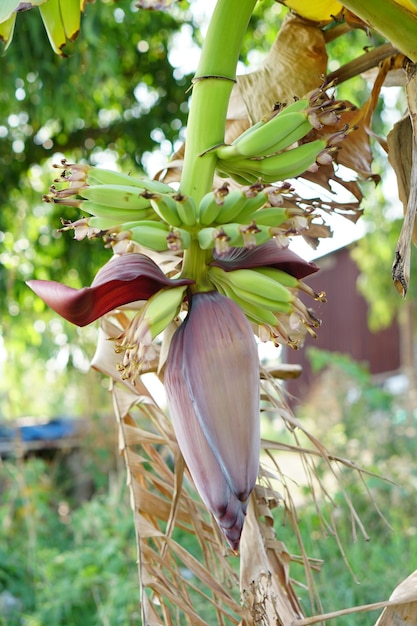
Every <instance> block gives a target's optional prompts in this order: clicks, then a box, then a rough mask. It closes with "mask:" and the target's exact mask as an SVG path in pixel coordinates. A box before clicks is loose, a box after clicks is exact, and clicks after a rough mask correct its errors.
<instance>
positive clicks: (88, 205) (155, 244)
mask: <svg viewBox="0 0 417 626" xmlns="http://www.w3.org/2000/svg"><path fill="white" fill-rule="evenodd" d="M56 167H59V168H62V170H63V171H62V174H61V176H60V177H59V178H57V179H56V180H55V183H68V185H65V186H64V187H62V186H61V185H60V186H59V187H60V188H56V187H55V186H53V187H51V189H50V193H49V194H48V195H47V196H44V200H45V201H47V202H54V203H56V204H64V205H67V206H75V207H78V208H79V209H80V210H81V211H84V212H85V213H88V214H89V215H91V216H93V217H91V218H90V219H88V228H89V229H90V232H92V233H95V234H97V233H100V234H104V233H105V232H107V234H108V236H109V237H112V236H114V237H116V239H117V235H118V233H120V232H123V233H124V235H123V236H124V237H125V238H126V239H130V240H132V241H136V242H137V243H139V244H140V245H142V246H145V247H147V248H149V249H151V250H156V251H158V252H161V251H164V250H173V251H177V250H180V249H185V248H188V247H189V246H190V243H191V234H190V232H189V229H190V227H191V226H194V225H195V223H196V219H197V218H196V207H195V203H194V201H193V199H192V198H190V197H185V196H183V195H182V194H180V193H177V192H176V191H175V190H174V189H172V187H170V186H169V185H165V184H164V183H162V182H159V181H155V180H149V179H144V178H135V177H134V176H129V175H127V174H123V173H121V172H114V171H112V170H106V169H101V168H95V167H91V166H89V165H82V164H80V165H78V164H70V163H67V162H66V161H63V162H62V163H61V165H59V166H56ZM74 226H76V224H75V225H74ZM68 227H69V225H67V226H66V227H65V228H66V229H68ZM86 232H87V231H86Z"/></svg>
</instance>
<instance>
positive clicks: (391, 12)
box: [342, 0, 417, 63]
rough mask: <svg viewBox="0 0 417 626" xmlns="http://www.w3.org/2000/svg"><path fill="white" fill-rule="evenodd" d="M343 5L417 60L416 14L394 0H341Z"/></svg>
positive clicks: (412, 58)
mask: <svg viewBox="0 0 417 626" xmlns="http://www.w3.org/2000/svg"><path fill="white" fill-rule="evenodd" d="M342 4H343V6H345V7H346V8H347V9H349V10H350V11H352V12H353V13H355V15H358V16H359V17H360V18H361V19H363V20H364V21H365V22H367V23H368V24H369V25H370V26H371V27H372V28H375V30H377V31H378V32H380V33H381V35H383V36H384V37H386V38H387V39H388V40H389V41H390V42H391V43H392V44H393V45H394V46H395V47H396V48H397V49H398V50H399V51H400V52H402V53H403V54H405V55H406V56H408V57H409V58H410V59H411V60H412V61H413V62H414V63H416V62H417V15H416V13H412V12H411V11H408V10H407V9H406V8H405V7H403V6H401V5H399V4H396V2H394V0H342Z"/></svg>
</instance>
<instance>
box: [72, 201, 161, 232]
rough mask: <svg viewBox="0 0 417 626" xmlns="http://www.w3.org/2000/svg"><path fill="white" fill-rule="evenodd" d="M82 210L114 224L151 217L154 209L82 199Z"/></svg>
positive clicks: (80, 207) (80, 206) (80, 204)
mask: <svg viewBox="0 0 417 626" xmlns="http://www.w3.org/2000/svg"><path fill="white" fill-rule="evenodd" d="M77 206H78V208H79V209H80V210H81V211H85V212H86V213H89V214H90V215H94V216H95V217H99V218H102V219H107V220H109V221H112V222H113V226H114V225H116V224H123V223H124V222H131V221H132V220H134V219H136V220H143V219H146V218H149V217H151V215H152V213H153V211H152V209H151V208H150V206H149V207H148V208H145V209H135V210H132V209H115V208H113V207H112V206H111V207H110V206H104V205H103V204H98V203H97V202H92V201H91V200H84V201H81V202H80V203H79V204H78V205H77Z"/></svg>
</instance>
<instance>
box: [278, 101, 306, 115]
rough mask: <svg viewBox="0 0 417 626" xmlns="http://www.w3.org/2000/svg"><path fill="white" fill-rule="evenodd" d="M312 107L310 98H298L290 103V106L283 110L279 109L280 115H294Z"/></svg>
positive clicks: (287, 105) (284, 107)
mask: <svg viewBox="0 0 417 626" xmlns="http://www.w3.org/2000/svg"><path fill="white" fill-rule="evenodd" d="M310 105H311V103H310V100H309V99H308V98H297V99H295V100H293V102H290V104H286V105H285V106H283V107H282V108H281V109H279V115H286V114H287V113H294V112H297V113H298V111H304V109H307V108H308V107H309V106H310Z"/></svg>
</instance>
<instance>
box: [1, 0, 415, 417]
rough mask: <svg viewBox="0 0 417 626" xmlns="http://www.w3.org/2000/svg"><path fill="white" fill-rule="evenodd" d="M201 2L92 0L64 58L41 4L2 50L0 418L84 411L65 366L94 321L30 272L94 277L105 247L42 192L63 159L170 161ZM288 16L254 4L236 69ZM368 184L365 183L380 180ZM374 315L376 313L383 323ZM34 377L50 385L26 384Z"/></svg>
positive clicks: (359, 98) (367, 267) (82, 347)
mask: <svg viewBox="0 0 417 626" xmlns="http://www.w3.org/2000/svg"><path fill="white" fill-rule="evenodd" d="M204 11H206V14H207V12H209V9H207V8H205V6H204V3H203V4H202V3H201V2H199V1H197V0H194V1H192V2H191V3H187V2H180V3H174V5H173V7H172V8H171V10H170V11H169V12H152V11H144V10H138V9H137V8H135V6H134V3H133V2H131V1H130V0H120V1H119V2H117V3H114V2H111V1H109V0H97V2H95V3H93V4H88V5H87V7H86V12H85V15H84V17H83V19H82V27H81V34H80V36H79V38H78V39H77V40H76V41H75V43H73V44H71V45H70V46H69V47H68V49H67V55H68V56H67V57H66V58H60V57H58V56H57V55H55V54H54V53H53V51H52V50H51V49H50V47H49V45H48V42H47V36H46V33H45V30H44V27H43V24H42V22H41V19H40V15H39V11H38V10H37V9H34V10H31V11H26V12H23V13H21V14H19V15H18V16H17V25H16V29H15V36H14V41H13V43H12V45H11V46H10V48H9V49H8V50H7V52H6V53H3V55H2V56H1V57H0V67H1V75H2V80H1V84H0V293H1V294H2V295H3V297H2V298H0V314H1V316H0V368H1V376H0V418H1V417H3V418H15V417H18V416H20V415H24V414H34V415H41V414H45V413H51V411H52V412H55V407H58V406H60V407H61V409H60V411H59V412H60V413H62V412H63V413H76V414H82V413H83V412H85V409H84V408H83V406H82V405H83V399H84V396H85V395H88V394H84V393H83V391H82V387H83V382H82V380H83V377H79V378H77V389H78V391H77V392H75V391H73V392H71V391H70V388H71V384H72V382H71V376H72V373H71V372H72V371H73V369H74V368H75V369H76V370H81V371H85V370H86V369H87V362H88V359H89V358H90V357H91V356H92V353H93V350H94V342H95V334H94V329H93V330H87V331H85V330H81V331H80V330H79V329H75V328H74V327H72V326H71V325H69V324H67V323H66V322H63V321H62V320H60V319H58V318H57V317H56V316H55V315H54V314H53V313H52V312H50V311H48V310H47V309H46V308H45V307H44V305H43V303H42V302H41V301H40V300H39V299H38V298H36V297H35V296H34V295H33V294H32V292H30V291H29V290H28V289H27V287H26V285H25V280H28V279H30V278H42V279H52V280H62V281H63V282H66V283H67V284H69V285H71V286H73V287H80V286H83V285H88V284H90V282H91V280H92V278H93V276H94V274H95V273H96V271H97V269H98V268H99V267H100V266H101V265H102V264H103V263H104V262H105V261H106V260H107V259H108V258H109V257H110V255H111V252H110V251H109V250H106V249H105V248H104V247H103V246H101V245H100V244H99V243H98V242H94V241H93V242H91V241H86V240H84V241H83V242H82V243H78V242H75V241H74V240H73V239H72V237H71V235H70V234H68V233H60V232H58V229H59V227H60V218H62V217H64V218H65V219H68V220H74V219H76V218H77V217H78V216H79V215H78V212H77V210H76V209H71V208H69V207H59V205H54V204H47V203H44V202H42V195H43V194H44V193H47V191H48V189H49V186H50V184H51V183H52V181H53V178H54V175H55V170H54V169H53V168H52V164H53V163H57V162H59V161H60V160H61V159H62V158H63V157H64V156H65V158H67V159H68V160H69V161H71V160H77V161H79V160H85V161H87V162H89V163H92V164H98V165H102V166H108V167H117V168H120V169H121V170H123V171H125V172H136V173H139V174H140V173H142V172H146V173H147V174H149V175H153V174H155V172H156V170H157V169H159V168H160V167H163V165H164V164H165V163H166V162H167V160H168V158H169V156H170V155H171V154H172V153H173V151H174V150H175V149H177V148H178V147H179V146H180V145H181V143H182V141H183V140H184V137H185V130H184V128H185V123H186V117H187V111H188V98H189V87H190V84H191V78H192V70H193V69H195V67H196V63H197V60H198V44H199V43H201V40H202V37H203V36H204V31H203V32H201V30H200V24H201V22H204V20H203V19H202V15H203V16H204ZM285 14H286V9H285V8H284V7H283V6H282V5H280V4H277V3H274V2H269V3H258V5H257V8H256V11H255V13H254V15H253V17H252V20H251V23H250V28H249V30H248V33H247V36H246V38H245V42H244V45H243V49H242V57H241V62H240V64H239V71H240V72H242V71H245V68H252V69H253V68H254V67H256V65H258V64H259V63H260V62H261V61H262V58H263V57H264V56H265V55H266V54H267V52H268V49H269V47H270V46H271V44H272V42H273V40H274V38H275V36H276V33H277V31H278V30H279V25H280V24H281V22H282V20H283V18H284V16H285ZM374 43H375V41H374V39H372V40H371V39H370V38H369V37H368V35H367V34H366V33H365V32H363V31H353V32H351V33H348V34H347V36H345V37H341V38H337V39H335V40H334V41H332V42H331V43H330V44H329V53H330V61H329V70H331V71H334V70H335V69H337V67H338V66H341V65H343V64H344V63H346V62H347V61H349V60H351V59H352V58H353V57H354V56H358V55H360V54H362V53H363V49H364V47H365V46H366V45H373V44H374ZM370 88H371V84H370V83H369V82H368V81H367V80H366V79H364V78H363V77H356V78H354V79H352V80H349V81H348V82H347V83H345V84H342V85H340V88H339V89H340V95H341V97H344V98H349V99H350V100H351V101H352V102H354V103H355V104H356V105H360V104H361V103H363V102H364V100H365V99H366V97H367V95H368V94H369V91H370ZM397 93H398V92H397ZM403 106H404V100H403V99H401V97H399V96H398V97H394V98H392V97H391V99H390V101H389V102H388V101H387V102H386V101H385V99H384V98H382V99H381V101H380V105H379V110H378V114H376V115H375V116H374V117H375V122H376V129H375V130H376V131H377V132H383V131H384V130H385V131H386V130H388V128H389V127H390V124H391V123H392V119H393V116H395V115H396V116H397V119H398V117H399V116H400V115H401V112H402V111H401V107H403ZM384 120H385V121H384ZM384 126H385V128H384ZM375 157H376V162H375V170H376V171H377V172H378V173H383V171H384V170H385V169H386V160H385V159H384V157H383V155H382V154H381V152H380V151H379V148H378V146H377V145H376V146H375ZM366 185H367V188H366V189H365V192H366V190H367V191H368V192H370V191H371V190H370V189H369V187H370V186H371V185H372V184H371V183H366ZM365 195H366V196H367V200H366V205H367V208H368V207H369V208H370V211H369V217H368V218H367V219H368V221H369V223H370V229H371V230H372V229H373V230H374V231H375V232H374V239H375V243H373V242H372V241H371V240H369V241H370V243H369V246H370V248H369V249H367V246H368V244H364V246H363V247H362V248H361V250H360V253H359V254H360V255H361V258H360V259H358V262H360V264H361V269H362V270H363V272H364V279H363V282H364V284H365V287H364V289H365V292H366V293H368V295H369V296H370V297H371V300H372V302H373V303H375V307H376V308H378V306H379V308H381V305H382V307H384V311H385V313H387V311H391V310H395V308H396V307H397V302H398V299H397V300H396V298H395V293H394V292H393V291H392V290H391V292H390V294H389V298H388V299H387V297H386V296H387V290H390V287H387V285H389V281H390V278H389V264H390V262H391V261H390V258H389V259H388V265H387V259H384V262H385V265H384V267H385V268H387V271H384V272H383V271H381V272H377V273H376V274H375V272H374V271H373V269H374V268H373V266H372V263H370V262H369V260H371V261H372V260H373V262H374V263H375V264H376V265H377V266H378V264H379V263H380V261H381V258H380V256H381V254H382V252H383V249H385V250H387V254H388V249H389V246H390V245H391V240H390V244H388V243H387V241H388V237H386V238H385V241H384V245H380V242H379V241H378V237H381V236H382V231H383V232H384V233H385V232H386V231H387V232H388V231H389V233H390V235H389V236H390V237H392V234H391V233H392V232H393V231H392V229H391V226H392V222H391V220H390V219H388V220H387V219H386V218H384V217H383V214H384V213H383V212H384V197H383V196H384V192H383V191H381V190H375V191H374V192H372V191H371V193H365ZM376 195H377V196H378V197H377V199H376ZM373 205H375V206H373ZM369 246H368V247H369ZM375 251H376V255H375ZM379 267H380V268H381V267H382V266H381V265H379ZM371 276H372V287H370V284H371V281H370V277H371ZM381 303H382V304H381ZM384 303H385V304H384ZM390 303H392V304H390ZM375 315H376V314H375ZM382 317H384V316H382ZM386 317H387V315H386V314H385V318H386ZM380 318H381V316H380V315H379V316H378V315H376V317H375V319H376V320H377V323H380V322H381V319H380ZM383 323H386V320H383ZM6 359H7V361H6ZM66 379H67V380H66ZM86 385H87V386H88V388H90V385H89V382H88V381H86ZM34 388H36V389H42V393H39V394H34V393H32V392H31V393H29V394H28V393H21V391H20V389H22V390H25V389H26V390H27V389H31V390H33V389H34ZM70 397H71V400H70Z"/></svg>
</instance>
